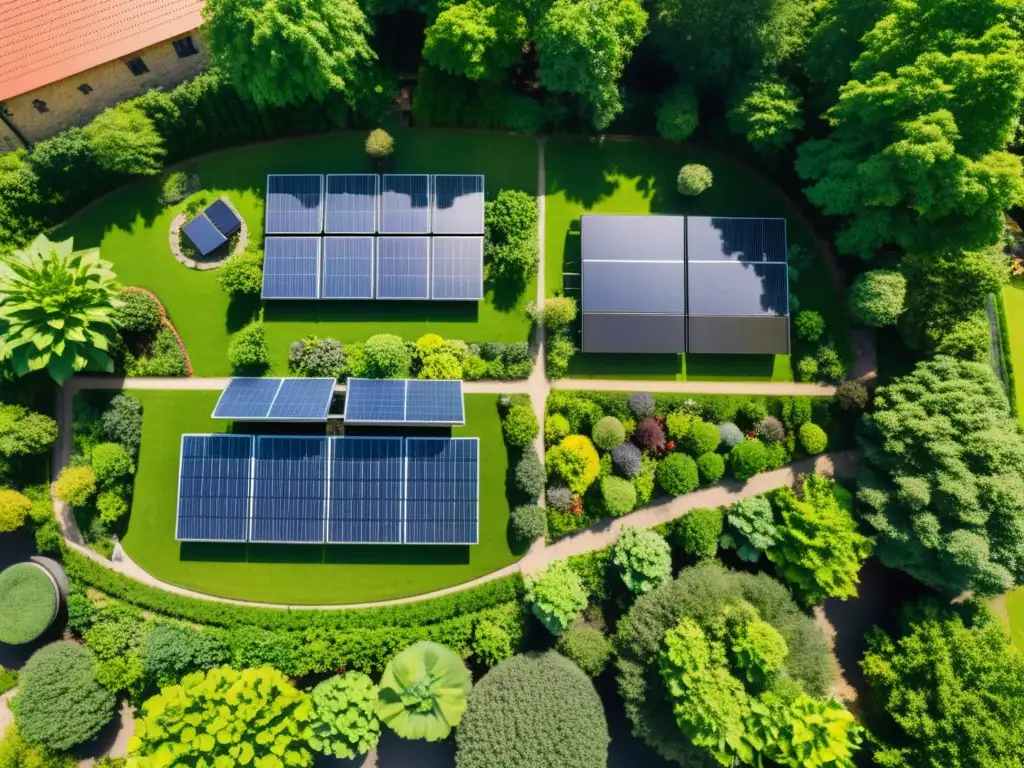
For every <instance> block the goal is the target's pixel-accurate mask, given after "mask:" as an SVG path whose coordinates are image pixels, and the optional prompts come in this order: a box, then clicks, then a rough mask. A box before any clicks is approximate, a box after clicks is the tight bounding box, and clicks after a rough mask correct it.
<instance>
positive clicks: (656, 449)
mask: <svg viewBox="0 0 1024 768" xmlns="http://www.w3.org/2000/svg"><path fill="white" fill-rule="evenodd" d="M633 442H635V443H636V444H637V445H638V446H640V448H641V449H643V450H644V451H647V452H648V453H664V451H665V430H664V428H663V427H662V426H661V424H659V423H658V421H657V419H655V418H654V417H653V416H648V417H647V418H646V419H643V420H642V421H641V422H640V423H639V424H637V425H636V429H635V430H633Z"/></svg>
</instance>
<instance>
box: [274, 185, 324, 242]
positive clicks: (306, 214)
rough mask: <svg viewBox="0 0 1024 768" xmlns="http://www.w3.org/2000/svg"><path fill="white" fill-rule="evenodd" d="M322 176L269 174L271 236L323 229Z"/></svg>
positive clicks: (314, 233) (302, 233) (314, 232)
mask: <svg viewBox="0 0 1024 768" xmlns="http://www.w3.org/2000/svg"><path fill="white" fill-rule="evenodd" d="M323 197H324V190H323V176H320V175H319V174H271V175H270V176H268V177H267V200H266V206H267V222H266V228H265V229H264V232H265V233H266V234H268V235H319V234H320V233H321V232H322V231H323Z"/></svg>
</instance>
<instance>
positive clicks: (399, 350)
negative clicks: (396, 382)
mask: <svg viewBox="0 0 1024 768" xmlns="http://www.w3.org/2000/svg"><path fill="white" fill-rule="evenodd" d="M363 354H364V355H365V364H366V376H367V377H368V378H371V379H405V378H408V377H409V371H410V370H411V368H412V353H411V352H410V351H409V348H408V347H407V346H406V345H405V342H404V341H402V340H401V339H400V338H398V337H397V336H395V335H393V334H390V333H378V334H377V335H376V336H371V337H370V338H369V339H367V340H366V344H364V345H363Z"/></svg>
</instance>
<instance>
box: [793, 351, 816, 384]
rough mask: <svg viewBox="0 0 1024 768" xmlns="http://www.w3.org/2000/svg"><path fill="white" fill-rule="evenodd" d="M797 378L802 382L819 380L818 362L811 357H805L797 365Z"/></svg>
mask: <svg viewBox="0 0 1024 768" xmlns="http://www.w3.org/2000/svg"><path fill="white" fill-rule="evenodd" d="M796 377H797V378H798V379H800V381H814V380H815V379H817V378H818V361H817V360H815V359H814V358H813V357H811V356H810V355H804V356H803V357H801V358H800V362H798V363H797V364H796Z"/></svg>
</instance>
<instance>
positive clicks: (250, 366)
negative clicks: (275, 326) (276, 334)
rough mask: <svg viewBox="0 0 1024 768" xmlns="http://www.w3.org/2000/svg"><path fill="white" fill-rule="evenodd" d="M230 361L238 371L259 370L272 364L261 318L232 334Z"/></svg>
mask: <svg viewBox="0 0 1024 768" xmlns="http://www.w3.org/2000/svg"><path fill="white" fill-rule="evenodd" d="M228 362H229V363H230V364H231V368H232V369H233V370H234V371H235V372H236V373H244V372H253V371H258V370H262V369H265V368H267V366H269V365H270V350H269V349H268V348H267V335H266V332H265V331H264V329H263V322H262V321H261V320H254V321H253V322H251V323H249V324H248V325H247V326H245V327H244V328H242V329H241V330H239V331H237V332H236V333H234V334H233V335H232V336H231V342H230V344H228Z"/></svg>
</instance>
